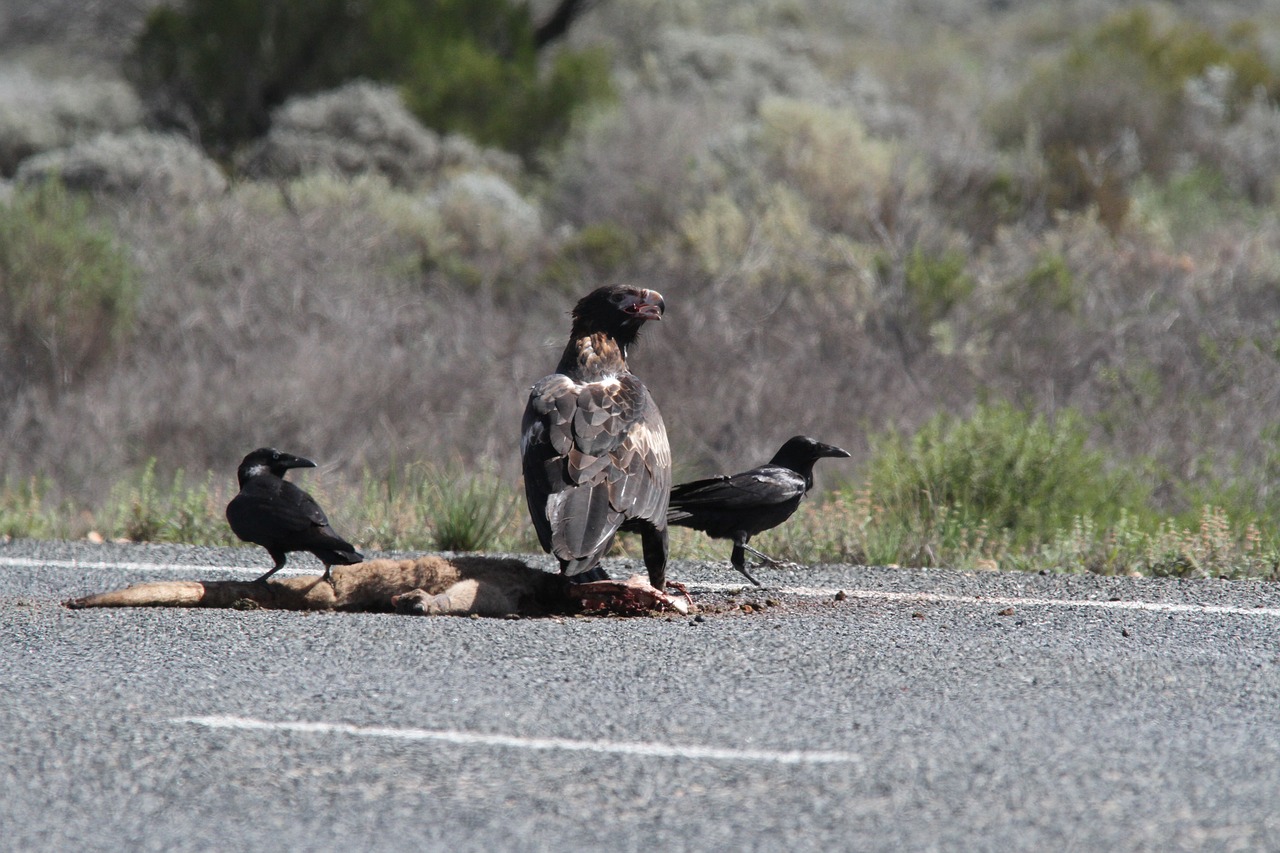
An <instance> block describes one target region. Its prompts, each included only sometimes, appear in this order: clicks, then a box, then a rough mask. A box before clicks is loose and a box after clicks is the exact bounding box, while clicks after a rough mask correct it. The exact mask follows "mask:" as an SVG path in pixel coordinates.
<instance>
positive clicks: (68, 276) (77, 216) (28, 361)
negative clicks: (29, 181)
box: [0, 181, 138, 389]
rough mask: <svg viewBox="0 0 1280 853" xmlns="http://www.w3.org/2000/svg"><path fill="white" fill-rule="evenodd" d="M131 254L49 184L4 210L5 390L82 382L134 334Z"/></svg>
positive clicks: (0, 299) (0, 323) (0, 313)
mask: <svg viewBox="0 0 1280 853" xmlns="http://www.w3.org/2000/svg"><path fill="white" fill-rule="evenodd" d="M137 303H138V277H137V274H136V272H135V270H134V268H133V265H132V263H131V262H130V260H129V256H128V254H127V253H126V252H125V251H124V250H123V249H121V248H119V247H118V246H117V245H116V243H115V241H114V240H113V239H112V237H111V236H109V235H108V234H107V233H105V232H104V231H102V230H100V229H99V228H98V227H96V226H95V225H94V224H93V223H92V222H91V221H90V219H89V216H88V209H87V205H86V203H85V202H84V201H83V200H82V199H80V198H77V197H75V196H72V195H69V194H68V193H67V191H66V190H65V189H64V188H63V187H62V185H61V184H59V183H57V182H55V181H50V182H47V183H45V184H42V185H40V186H38V187H35V188H31V189H19V190H17V191H15V193H14V195H13V197H12V198H11V199H10V201H9V203H8V204H6V205H3V206H0V359H2V360H0V387H7V388H10V389H11V388H13V387H16V386H17V385H19V384H22V383H25V382H32V381H34V382H37V383H42V384H45V385H47V386H50V387H53V388H57V387H59V386H64V385H69V384H71V383H73V382H75V381H77V380H78V379H80V378H81V377H83V376H84V375H85V374H86V373H87V372H88V371H89V370H90V369H91V368H93V367H94V365H96V364H98V363H99V362H101V361H103V360H104V359H105V358H106V357H107V356H108V355H109V354H110V353H111V352H112V350H113V349H114V347H115V346H116V344H118V343H119V342H120V341H121V340H122V339H124V338H125V337H127V336H128V335H129V333H130V332H131V330H132V328H133V318H134V313H135V311H136V310H137Z"/></svg>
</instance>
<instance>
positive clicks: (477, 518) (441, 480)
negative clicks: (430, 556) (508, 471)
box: [430, 471, 517, 551]
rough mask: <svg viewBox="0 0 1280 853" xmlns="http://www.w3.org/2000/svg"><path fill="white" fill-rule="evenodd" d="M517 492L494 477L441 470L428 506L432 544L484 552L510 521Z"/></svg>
mask: <svg viewBox="0 0 1280 853" xmlns="http://www.w3.org/2000/svg"><path fill="white" fill-rule="evenodd" d="M516 500H517V495H516V494H515V492H514V491H513V490H512V489H511V488H510V487H509V486H507V485H506V484H505V483H503V482H502V481H501V480H499V479H498V478H497V477H494V476H492V475H486V474H474V473H472V474H460V473H458V472H449V471H441V472H438V473H437V474H436V476H435V488H434V490H433V499H432V505H431V509H430V517H431V529H432V546H433V547H434V548H435V549H436V550H439V551H484V550H486V549H491V548H493V547H494V545H495V544H496V543H497V541H498V538H499V533H501V531H502V530H503V529H504V528H505V527H506V526H507V525H508V524H509V523H510V522H511V518H512V514H513V513H512V510H513V508H514V507H515V504H516Z"/></svg>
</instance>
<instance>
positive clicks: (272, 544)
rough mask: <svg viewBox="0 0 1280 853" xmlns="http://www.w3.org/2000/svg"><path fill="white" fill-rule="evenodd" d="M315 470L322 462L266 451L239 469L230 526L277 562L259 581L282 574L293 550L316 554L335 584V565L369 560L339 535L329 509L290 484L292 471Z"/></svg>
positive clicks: (261, 450)
mask: <svg viewBox="0 0 1280 853" xmlns="http://www.w3.org/2000/svg"><path fill="white" fill-rule="evenodd" d="M314 467H316V463H314V462H312V461H311V460H310V459H303V458H302V457H301V456H293V455H291V454H288V453H282V452H280V451H279V450H276V449H274V448H271V447H261V448H259V449H257V450H255V451H253V452H252V453H250V454H249V455H248V456H246V457H245V458H244V460H243V461H242V462H241V463H240V467H239V468H238V469H236V477H237V479H239V481H240V494H238V495H236V496H235V497H234V498H232V499H231V503H229V504H227V523H228V524H230V525H231V531H232V532H233V533H235V535H236V536H239V537H240V538H241V539H243V540H244V541H245V542H252V543H253V544H255V545H261V546H262V547H263V548H266V549H267V553H269V554H270V555H271V559H273V560H275V561H276V564H275V567H274V568H273V569H271V571H269V572H267V573H266V574H265V575H263V576H262V577H260V578H258V581H265V580H266V579H267V578H269V577H271V576H272V575H273V574H275V573H276V572H278V571H280V569H281V568H283V567H284V563H285V554H287V553H288V552H289V551H310V552H311V553H312V554H315V555H316V557H317V558H318V559H319V560H320V562H322V563H324V579H325V580H327V581H329V582H330V583H332V582H333V578H332V577H331V576H330V575H329V567H330V566H332V565H335V564H337V565H341V566H349V565H352V564H353V563H359V562H361V561H362V560H363V559H364V557H363V556H361V555H360V554H359V553H358V552H357V551H356V549H355V548H354V547H353V546H352V544H351V543H350V542H348V541H346V540H345V539H343V538H342V537H341V536H339V535H338V534H337V533H334V532H333V528H332V527H330V526H329V519H328V518H326V517H325V514H324V510H322V509H321V508H320V505H319V504H318V503H316V502H315V500H314V499H313V498H312V497H311V495H309V494H307V493H306V492H304V491H303V490H302V489H299V488H298V487H297V486H295V485H294V484H293V483H290V482H288V481H286V480H285V479H284V475H285V473H286V472H287V471H288V470H289V469H290V468H314Z"/></svg>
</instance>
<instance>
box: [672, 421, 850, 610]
mask: <svg viewBox="0 0 1280 853" xmlns="http://www.w3.org/2000/svg"><path fill="white" fill-rule="evenodd" d="M848 455H849V454H848V452H847V451H844V450H841V449H840V448H838V447H834V446H832V445H830V444H823V443H822V442H820V441H814V440H813V439H812V438H807V437H806V436H803V435H797V436H795V437H794V438H790V439H788V440H787V443H786V444H784V445H782V448H781V449H780V450H779V451H778V452H777V453H775V454H774V455H773V458H772V459H770V460H769V464H767V465H761V466H760V467H759V468H752V469H751V470H750V471H744V472H743V473H741V474H733V475H726V474H722V475H720V476H718V477H709V478H707V479H705V480H694V481H693V482H691V483H681V484H680V485H678V486H676V487H675V488H674V489H672V490H671V508H670V509H669V510H667V523H668V524H677V525H679V526H681V527H692V528H693V529H695V530H701V531H703V532H704V533H706V534H707V535H708V536H710V537H711V538H713V539H730V540H732V541H733V553H732V555H731V556H730V558H729V560H730V562H732V563H733V567H734V568H735V569H737V570H738V571H740V572H742V574H743V575H744V576H746V578H747V580H749V581H751V582H752V583H753V584H755V585H756V586H760V582H759V581H758V580H756V579H755V578H753V577H752V576H751V575H750V574H749V573H748V572H747V567H746V562H747V559H746V554H745V553H744V552H745V551H750V552H751V553H752V554H754V555H756V556H757V557H759V558H760V559H761V560H763V561H764V562H765V563H766V564H767V565H770V566H777V565H780V563H779V562H778V561H777V560H774V559H773V558H771V557H767V556H765V555H764V554H762V553H760V552H759V551H757V550H756V549H755V548H752V547H751V546H750V545H748V544H747V542H748V540H750V539H751V537H752V536H755V535H756V534H757V533H761V532H763V531H765V530H769V529H771V528H774V527H777V526H778V525H779V524H781V523H782V522H784V521H786V520H787V519H788V518H790V517H791V514H792V513H793V512H795V511H796V508H797V507H799V506H800V500H801V498H803V497H804V496H805V493H806V492H808V491H809V489H811V488H813V464H814V463H815V462H817V461H818V460H819V459H821V458H823V457H824V456H836V457H844V456H848Z"/></svg>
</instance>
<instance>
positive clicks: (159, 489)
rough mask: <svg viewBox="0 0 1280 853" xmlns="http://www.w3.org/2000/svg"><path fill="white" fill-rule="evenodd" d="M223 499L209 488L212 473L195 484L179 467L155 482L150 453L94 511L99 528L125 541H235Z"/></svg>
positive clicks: (207, 543) (212, 487)
mask: <svg viewBox="0 0 1280 853" xmlns="http://www.w3.org/2000/svg"><path fill="white" fill-rule="evenodd" d="M229 499H230V498H229V497H228V496H226V495H224V494H223V493H222V492H220V491H219V490H218V489H216V488H215V486H214V475H213V473H212V472H210V473H208V474H207V475H206V476H205V478H204V480H203V482H202V483H201V484H199V485H193V486H189V485H187V481H186V472H184V471H183V470H182V469H178V470H177V471H175V472H174V474H173V476H172V477H171V478H170V479H169V480H168V482H162V481H160V480H159V479H158V478H157V475H156V459H155V457H152V458H150V459H148V460H147V461H146V463H145V464H144V465H143V466H142V469H141V471H139V472H138V475H137V478H136V479H135V480H134V481H133V482H126V483H122V484H120V485H118V486H117V487H116V488H115V489H114V490H113V491H112V494H111V497H110V499H109V502H108V506H107V507H106V509H105V510H104V511H103V512H101V513H100V516H101V518H100V522H101V523H100V527H99V532H100V533H102V534H103V535H104V536H107V537H109V538H120V539H128V540H129V541H131V542H185V543H190V544H201V545H231V544H236V543H238V541H239V540H237V539H236V537H235V536H234V535H233V534H232V533H231V529H230V528H229V527H228V526H227V522H226V517H225V515H224V514H223V513H224V510H225V507H226V502H227V501H228V500H229Z"/></svg>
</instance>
